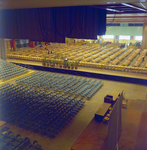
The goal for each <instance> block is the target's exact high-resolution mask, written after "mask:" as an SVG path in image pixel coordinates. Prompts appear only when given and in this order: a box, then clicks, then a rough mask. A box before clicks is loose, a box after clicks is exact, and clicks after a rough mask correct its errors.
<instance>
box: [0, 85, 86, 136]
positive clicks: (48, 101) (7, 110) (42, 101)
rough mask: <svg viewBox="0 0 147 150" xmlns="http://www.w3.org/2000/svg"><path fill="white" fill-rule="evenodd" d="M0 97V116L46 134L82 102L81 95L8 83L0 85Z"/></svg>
mask: <svg viewBox="0 0 147 150" xmlns="http://www.w3.org/2000/svg"><path fill="white" fill-rule="evenodd" d="M0 97H1V100H0V109H1V114H2V115H1V116H0V119H1V120H3V121H6V122H8V123H11V124H16V125H18V126H19V127H23V128H25V129H28V130H32V131H34V132H38V133H40V134H44V135H47V136H49V137H55V135H56V134H57V133H58V132H59V131H60V130H61V129H62V128H63V127H64V126H65V125H66V124H67V123H68V122H69V121H70V120H71V119H72V118H73V117H74V115H76V113H77V112H78V111H79V110H80V109H81V108H82V106H83V104H84V103H85V101H82V99H83V98H81V99H77V98H76V97H73V96H69V95H68V96H67V95H65V94H59V93H54V92H46V91H42V90H36V89H33V88H31V87H26V86H22V85H10V84H5V85H3V86H1V87H0Z"/></svg>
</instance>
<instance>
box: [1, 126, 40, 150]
mask: <svg viewBox="0 0 147 150" xmlns="http://www.w3.org/2000/svg"><path fill="white" fill-rule="evenodd" d="M41 147H42V146H41V145H40V144H38V141H37V140H34V141H33V143H31V141H30V138H28V137H25V138H22V137H21V135H20V134H17V135H15V134H13V132H12V131H9V128H7V127H3V128H1V129H0V149H1V150H42V148H41Z"/></svg>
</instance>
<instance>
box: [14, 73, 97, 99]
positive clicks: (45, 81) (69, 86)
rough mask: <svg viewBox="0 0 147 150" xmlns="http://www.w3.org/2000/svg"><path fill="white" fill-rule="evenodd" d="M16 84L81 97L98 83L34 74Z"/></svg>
mask: <svg viewBox="0 0 147 150" xmlns="http://www.w3.org/2000/svg"><path fill="white" fill-rule="evenodd" d="M16 82H17V84H19V85H26V86H31V87H37V88H42V89H44V90H52V91H53V92H64V93H66V94H75V95H77V96H81V95H82V94H83V93H84V92H85V91H86V90H88V89H91V90H89V92H90V91H92V89H93V87H94V86H95V84H98V83H99V81H97V80H92V79H87V78H81V77H80V78H78V77H74V76H69V75H60V74H56V73H44V72H35V73H33V74H30V75H28V76H26V77H23V78H20V79H18V80H16ZM87 94H88V92H86V93H85V94H83V96H86V95H87Z"/></svg>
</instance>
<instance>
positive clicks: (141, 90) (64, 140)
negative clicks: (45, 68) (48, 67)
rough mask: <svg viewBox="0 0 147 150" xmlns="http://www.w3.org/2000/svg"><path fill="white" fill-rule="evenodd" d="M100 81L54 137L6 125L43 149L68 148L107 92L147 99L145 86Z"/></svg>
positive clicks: (129, 97) (59, 149) (62, 149)
mask: <svg viewBox="0 0 147 150" xmlns="http://www.w3.org/2000/svg"><path fill="white" fill-rule="evenodd" d="M8 61H12V60H8ZM17 78H18V77H17ZM14 80H15V79H14ZM102 81H103V82H104V85H103V87H102V88H101V89H100V90H99V91H98V92H97V93H96V94H95V95H94V96H93V97H92V98H91V99H90V100H86V103H85V106H84V107H83V108H82V109H81V110H80V112H79V113H78V114H77V115H76V116H75V117H74V118H73V119H72V120H71V121H70V122H69V123H68V124H67V125H66V126H65V128H64V129H63V130H62V131H61V132H59V134H58V135H57V136H56V138H54V139H50V138H47V137H43V136H40V135H38V134H35V133H33V132H30V131H24V130H23V129H20V128H18V127H16V126H11V125H8V126H9V127H10V129H11V130H12V131H13V132H14V133H20V134H21V135H23V136H24V137H25V136H28V137H29V138H30V139H31V140H32V141H33V140H35V139H36V140H38V141H39V143H40V144H41V145H42V148H43V150H70V149H71V147H72V145H73V144H74V143H75V141H76V140H77V139H78V137H79V136H80V134H81V133H82V132H83V130H84V129H85V128H86V126H87V125H88V124H89V123H90V121H91V120H92V118H93V117H94V114H95V112H96V111H97V109H98V108H99V107H100V106H101V104H102V103H103V101H104V97H105V96H106V95H107V94H112V93H113V92H115V93H117V92H118V93H119V92H121V91H123V90H124V93H125V97H126V98H127V99H135V100H137V99H141V100H147V99H146V95H147V86H143V85H137V84H130V83H123V82H115V81H108V80H102ZM11 82H12V80H11Z"/></svg>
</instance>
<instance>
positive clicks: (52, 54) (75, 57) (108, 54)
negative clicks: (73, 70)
mask: <svg viewBox="0 0 147 150" xmlns="http://www.w3.org/2000/svg"><path fill="white" fill-rule="evenodd" d="M146 53H147V51H146V50H143V51H141V50H140V49H137V50H133V49H126V48H124V49H120V48H113V47H110V48H107V47H94V46H73V45H65V44H52V45H47V46H43V47H37V48H32V49H28V50H24V51H18V52H11V53H9V54H7V57H9V58H19V59H28V60H35V61H42V59H43V58H44V56H46V58H47V60H52V61H53V60H56V61H58V62H60V63H63V58H67V59H68V61H69V63H70V62H76V61H80V63H79V65H80V66H90V67H96V68H105V69H114V70H122V71H134V72H142V73H147V69H146V66H147V64H144V65H142V64H141V63H142V56H144V57H146ZM139 55H140V57H139V58H138V56H139ZM136 58H138V59H137V60H136ZM134 60H135V62H134ZM132 63H133V65H132ZM127 66H129V67H127ZM140 66H141V67H140ZM120 68H121V69H120ZM126 68H127V69H126Z"/></svg>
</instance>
